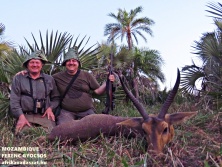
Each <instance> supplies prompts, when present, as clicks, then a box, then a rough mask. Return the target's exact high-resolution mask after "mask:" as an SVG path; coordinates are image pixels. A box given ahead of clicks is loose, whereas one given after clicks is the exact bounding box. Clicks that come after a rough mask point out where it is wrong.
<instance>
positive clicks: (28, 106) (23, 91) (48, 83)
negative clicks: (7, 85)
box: [10, 73, 60, 118]
mask: <svg viewBox="0 0 222 167" xmlns="http://www.w3.org/2000/svg"><path fill="white" fill-rule="evenodd" d="M30 81H31V82H30ZM44 82H45V83H44ZM30 85H31V86H30ZM31 89H32V90H31ZM31 94H32V95H31ZM30 95H31V96H30ZM59 97H60V94H59V91H58V89H57V86H56V84H55V80H54V79H53V77H52V76H50V75H47V74H43V73H41V74H40V77H39V78H37V79H32V78H31V77H30V76H29V74H28V73H27V74H25V75H16V76H14V78H13V81H12V87H11V94H10V111H11V113H12V115H13V116H14V117H15V118H18V117H19V116H20V115H21V114H23V113H26V112H32V111H33V109H34V101H33V99H45V98H46V104H45V109H47V108H48V107H51V108H52V109H55V108H56V107H57V106H58V104H59Z"/></svg>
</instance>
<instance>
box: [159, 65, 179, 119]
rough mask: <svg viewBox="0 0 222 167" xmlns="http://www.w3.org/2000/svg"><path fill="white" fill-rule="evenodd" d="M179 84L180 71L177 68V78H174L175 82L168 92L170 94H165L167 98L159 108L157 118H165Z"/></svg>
mask: <svg viewBox="0 0 222 167" xmlns="http://www.w3.org/2000/svg"><path fill="white" fill-rule="evenodd" d="M179 85H180V71H179V69H177V80H176V83H175V85H174V87H173V89H172V91H171V92H170V94H169V95H168V96H167V99H166V101H165V102H164V104H163V106H162V108H161V110H160V113H159V115H158V118H160V119H164V118H165V115H166V113H167V111H168V109H169V107H170V105H171V103H172V102H173V99H174V97H175V96H176V93H177V90H178V88H179Z"/></svg>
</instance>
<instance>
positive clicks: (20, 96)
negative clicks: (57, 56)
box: [10, 48, 115, 131]
mask: <svg viewBox="0 0 222 167" xmlns="http://www.w3.org/2000/svg"><path fill="white" fill-rule="evenodd" d="M39 53H41V52H39V51H37V52H34V53H33V54H32V55H31V56H30V58H29V59H28V60H27V61H25V62H24V63H23V66H24V67H26V68H27V71H26V72H24V71H23V72H22V74H20V75H16V76H15V77H14V79H13V83H12V91H11V100H10V106H11V112H12V114H13V115H14V117H15V118H18V121H17V125H16V130H17V131H20V130H21V129H22V128H23V127H24V126H25V125H27V126H30V123H29V122H30V121H33V117H32V118H31V119H29V120H27V117H28V116H29V115H32V116H35V117H37V115H38V118H39V119H38V120H37V119H35V120H36V122H37V123H38V122H39V121H42V120H43V118H46V116H47V118H48V120H49V121H51V123H52V126H51V125H50V128H51V127H53V126H54V125H55V122H54V121H55V116H54V114H53V112H52V110H53V109H55V108H56V107H57V106H58V104H59V100H58V96H59V94H60V96H61V95H63V94H64V92H65V90H66V88H67V86H68V84H69V82H70V81H71V79H72V78H73V77H74V76H75V75H76V74H77V71H80V72H79V75H78V76H77V78H76V80H75V81H74V83H73V84H72V85H71V87H70V89H69V91H68V92H67V94H66V95H65V97H64V99H63V100H62V103H61V107H62V110H61V112H60V115H59V116H58V117H57V124H62V123H65V122H67V121H71V120H74V119H81V118H82V117H84V116H87V115H89V114H94V111H95V109H94V107H93V101H92V97H91V92H92V91H93V92H94V93H96V94H98V95H100V94H102V93H104V92H105V89H106V83H105V82H104V83H103V84H102V85H101V86H100V85H99V83H98V82H97V80H96V79H95V78H94V77H93V76H92V75H91V74H90V73H88V72H87V71H83V70H80V67H81V62H80V61H79V57H78V51H77V49H76V48H70V49H69V50H68V52H67V53H66V55H65V58H64V61H63V62H62V66H65V67H66V70H65V71H63V72H59V73H57V74H54V75H53V78H54V80H53V78H52V77H51V76H49V75H46V74H43V73H42V72H41V69H42V66H43V65H44V64H45V63H46V62H47V60H46V59H44V58H45V57H44V55H42V53H41V54H39ZM42 57H44V58H42ZM109 79H110V81H114V80H115V77H114V76H113V75H110V76H109ZM56 86H57V88H58V90H57V88H56ZM45 92H46V93H45ZM44 99H45V100H44ZM37 101H40V103H38V102H37ZM41 101H44V102H45V103H43V105H40V109H37V110H38V114H36V113H35V109H36V108H38V105H39V104H41ZM39 112H40V113H39ZM41 113H42V114H43V115H42V116H41ZM40 118H42V119H40ZM39 124H40V125H44V124H45V123H43V124H42V123H39Z"/></svg>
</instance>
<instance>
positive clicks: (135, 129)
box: [48, 70, 196, 153]
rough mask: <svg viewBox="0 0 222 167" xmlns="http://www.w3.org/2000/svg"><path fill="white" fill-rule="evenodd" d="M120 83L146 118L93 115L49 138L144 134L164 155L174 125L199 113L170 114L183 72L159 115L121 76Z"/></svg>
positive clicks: (63, 125)
mask: <svg viewBox="0 0 222 167" xmlns="http://www.w3.org/2000/svg"><path fill="white" fill-rule="evenodd" d="M120 82H121V84H122V87H123V89H124V91H125V93H126V94H127V95H128V96H129V98H130V100H131V101H132V102H133V104H134V105H135V107H136V108H137V110H138V111H139V113H140V114H141V116H142V118H130V117H129V118H127V117H117V116H111V115H105V114H93V115H89V116H86V117H84V118H83V119H81V120H74V121H72V122H68V123H66V124H61V125H58V126H56V127H55V128H54V129H53V130H52V131H51V133H50V134H49V136H48V139H49V140H54V139H55V138H56V137H58V138H60V140H66V139H71V140H72V141H74V142H75V141H78V140H81V141H84V140H87V139H89V138H95V137H97V136H99V135H100V133H103V134H104V135H106V136H112V135H116V134H120V133H121V134H123V135H125V136H135V135H142V136H143V137H146V140H147V142H148V143H151V145H152V148H153V150H154V151H156V152H157V153H159V152H162V150H163V148H164V145H165V144H167V143H169V142H170V141H171V140H172V138H173V136H174V128H173V124H175V123H181V122H182V121H183V120H186V119H188V118H191V117H192V116H194V115H195V114H196V112H180V113H179V112H178V113H174V114H166V113H167V110H168V109H169V107H170V105H171V103H172V102H173V99H174V97H175V95H176V93H177V90H178V87H179V84H180V72H179V70H178V74H177V80H176V83H175V85H174V87H173V90H172V91H171V92H170V94H169V96H168V97H167V100H166V101H165V103H164V105H163V106H162V108H161V110H160V112H159V114H158V115H157V116H154V115H148V114H147V112H146V110H145V108H144V107H143V105H142V104H141V103H139V101H138V100H137V99H136V98H135V97H134V96H133V95H132V93H131V92H130V91H129V90H128V89H127V88H126V86H125V84H124V83H123V80H122V78H121V77H120Z"/></svg>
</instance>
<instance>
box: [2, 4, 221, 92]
mask: <svg viewBox="0 0 222 167" xmlns="http://www.w3.org/2000/svg"><path fill="white" fill-rule="evenodd" d="M210 2H211V3H212V2H213V3H217V2H219V1H209V0H183V1H179V0H112V1H111V0H106V1H104V0H96V1H90V0H81V1H77V0H62V1H56V0H38V1H37V0H32V1H30V0H21V1H18V0H7V1H2V2H1V16H0V23H3V24H4V25H5V27H6V30H5V34H4V40H10V41H13V42H14V43H15V45H26V42H25V39H24V38H26V39H27V40H28V41H29V42H32V41H33V40H32V35H31V34H33V35H34V37H35V38H37V39H39V31H41V33H42V34H43V37H44V36H45V35H44V34H45V32H46V31H47V30H48V32H49V33H51V31H53V32H56V31H58V32H59V33H60V32H62V33H63V32H68V33H70V34H71V35H74V39H75V38H76V37H77V36H78V35H79V36H80V37H79V39H82V38H83V37H84V36H87V37H90V40H89V43H88V45H87V46H91V45H93V44H96V43H101V42H104V41H106V39H107V37H105V36H104V27H105V25H106V24H108V23H114V22H115V21H116V20H114V19H113V18H111V17H110V16H108V14H109V13H111V12H112V13H115V14H117V12H118V9H125V10H126V11H130V10H131V9H135V8H136V7H138V6H142V7H143V11H142V12H141V13H139V14H138V16H137V17H138V18H139V17H148V18H150V19H152V20H153V21H154V22H155V24H154V25H153V26H151V27H150V28H151V29H152V31H153V36H152V37H151V36H149V35H148V34H146V33H143V34H144V35H145V36H146V38H147V42H145V41H144V40H143V39H142V38H140V37H138V40H139V43H138V45H136V46H137V47H139V48H144V47H145V48H148V49H155V50H158V51H159V53H160V55H161V56H162V58H163V60H164V65H163V67H162V70H163V73H164V74H165V77H166V82H165V83H163V84H160V86H161V88H165V87H166V88H167V89H171V88H172V87H173V85H174V82H175V80H176V73H177V68H179V69H181V68H182V67H183V66H185V65H191V64H192V59H193V60H195V61H197V59H196V57H197V56H196V55H194V54H192V53H191V52H193V51H194V49H193V48H192V46H194V41H199V40H200V38H201V36H202V34H203V33H206V32H212V31H214V30H215V25H214V24H213V19H212V18H211V17H209V15H210V14H209V13H208V12H206V10H208V9H209V8H208V7H207V6H206V5H207V4H208V3H210ZM116 42H118V41H116ZM119 43H120V41H119Z"/></svg>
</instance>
